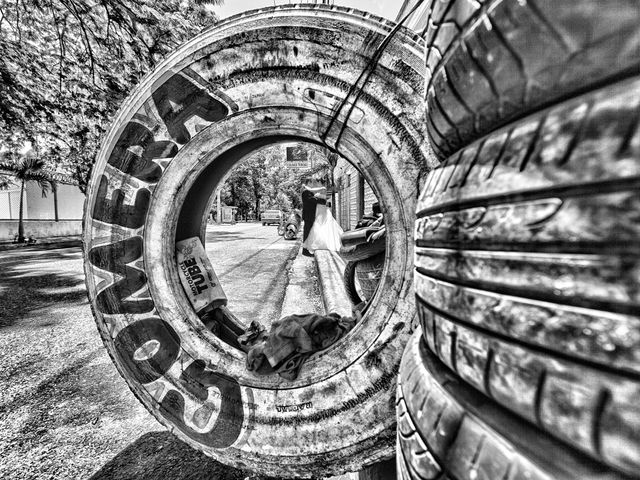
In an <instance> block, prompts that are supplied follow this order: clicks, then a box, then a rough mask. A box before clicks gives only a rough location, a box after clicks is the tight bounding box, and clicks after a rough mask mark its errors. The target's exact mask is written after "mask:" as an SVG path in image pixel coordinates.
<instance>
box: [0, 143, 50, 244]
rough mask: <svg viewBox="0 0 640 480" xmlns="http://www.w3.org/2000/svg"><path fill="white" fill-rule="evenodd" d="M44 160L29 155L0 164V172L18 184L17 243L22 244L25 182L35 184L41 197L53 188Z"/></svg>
mask: <svg viewBox="0 0 640 480" xmlns="http://www.w3.org/2000/svg"><path fill="white" fill-rule="evenodd" d="M44 166H45V163H44V160H41V159H39V158H35V157H33V156H30V155H24V156H22V157H21V158H20V159H19V160H17V161H14V162H6V163H5V162H2V163H0V170H3V171H5V172H7V173H10V174H11V175H13V176H14V177H15V179H16V180H18V181H19V182H20V213H19V217H18V242H19V243H22V242H24V223H23V217H24V215H23V202H24V186H25V184H26V183H27V182H37V183H38V185H39V186H40V188H41V189H42V196H43V197H46V196H47V192H48V191H49V189H50V188H54V187H53V185H52V182H51V180H49V178H48V177H47V175H46V173H45V172H44Z"/></svg>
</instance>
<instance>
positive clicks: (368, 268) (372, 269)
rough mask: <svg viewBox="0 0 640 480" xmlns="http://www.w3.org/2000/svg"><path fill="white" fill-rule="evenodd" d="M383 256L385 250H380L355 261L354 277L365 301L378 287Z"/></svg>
mask: <svg viewBox="0 0 640 480" xmlns="http://www.w3.org/2000/svg"><path fill="white" fill-rule="evenodd" d="M385 256H386V254H385V252H382V253H378V254H377V255H374V256H373V257H369V258H367V259H365V260H360V261H359V262H357V263H356V278H357V279H358V283H359V284H360V290H361V291H362V295H363V296H364V298H365V300H367V301H369V300H371V299H372V298H373V296H374V294H375V293H376V290H377V289H378V285H379V284H380V280H381V278H382V270H383V269H384V261H385Z"/></svg>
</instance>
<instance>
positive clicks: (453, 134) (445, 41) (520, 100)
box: [425, 0, 640, 158]
mask: <svg viewBox="0 0 640 480" xmlns="http://www.w3.org/2000/svg"><path fill="white" fill-rule="evenodd" d="M428 23H429V27H428V29H427V33H426V41H427V59H426V64H427V74H426V75H427V83H426V90H425V91H426V95H427V105H428V110H427V111H428V115H427V119H428V120H427V122H428V128H429V136H430V139H431V142H432V146H433V148H434V150H435V151H436V152H438V154H439V155H441V157H442V158H446V157H447V156H449V155H451V154H452V153H454V152H456V151H457V150H458V149H460V148H462V147H464V146H466V145H468V144H469V143H470V142H471V141H472V140H474V139H477V138H479V137H480V136H482V135H484V134H486V133H488V132H490V131H491V130H493V129H495V128H496V127H499V126H501V125H504V124H505V123H506V122H508V121H510V120H513V119H515V118H521V117H522V116H523V115H526V114H529V113H531V112H533V111H535V110H537V109H540V108H542V107H546V106H548V105H552V104H554V103H557V102H558V101H561V100H563V99H566V98H569V97H572V96H575V95H576V94H580V93H582V92H585V91H588V90H590V89H592V88H594V87H598V86H601V85H605V84H607V83H610V82H615V81H618V80H620V79H623V78H626V77H629V76H632V75H634V74H637V73H638V72H640V4H638V2H636V1H634V0H611V1H607V2H606V3H604V4H603V2H602V1H600V0H573V1H568V2H566V1H565V2H563V1H557V0H527V1H526V2H525V1H519V0H490V1H484V2H482V1H475V0H434V1H433V2H432V8H431V9H430V13H429V18H428Z"/></svg>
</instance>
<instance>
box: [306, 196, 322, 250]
mask: <svg viewBox="0 0 640 480" xmlns="http://www.w3.org/2000/svg"><path fill="white" fill-rule="evenodd" d="M313 195H314V193H313V192H311V191H309V190H304V191H303V192H302V220H304V230H303V231H302V241H303V242H304V241H305V240H306V239H307V237H308V236H309V232H310V231H311V227H312V226H313V222H315V220H316V205H317V204H321V205H324V204H326V203H327V202H326V200H318V199H317V198H315V197H314V196H313Z"/></svg>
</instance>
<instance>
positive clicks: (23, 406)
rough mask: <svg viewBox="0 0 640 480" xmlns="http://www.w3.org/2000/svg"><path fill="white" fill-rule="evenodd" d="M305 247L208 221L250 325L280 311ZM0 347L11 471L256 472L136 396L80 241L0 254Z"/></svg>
mask: <svg viewBox="0 0 640 480" xmlns="http://www.w3.org/2000/svg"><path fill="white" fill-rule="evenodd" d="M299 246H300V241H296V242H293V241H285V240H283V238H282V237H280V236H278V234H277V230H276V227H275V226H271V227H263V226H262V225H261V224H255V223H249V224H245V223H241V224H236V225H223V226H211V225H210V226H209V228H208V229H207V251H208V253H209V255H210V258H211V261H212V263H213V265H214V268H215V270H216V273H217V274H218V276H219V278H220V281H221V283H222V285H223V287H224V289H225V291H226V293H227V295H228V297H229V308H230V309H231V310H232V311H233V312H234V313H235V314H236V315H238V316H239V317H240V319H242V320H243V321H244V322H245V323H247V324H248V323H249V322H250V321H251V320H254V319H257V320H259V321H261V322H263V323H267V324H268V323H269V322H270V321H271V320H272V319H275V318H278V317H279V315H280V311H281V307H282V302H283V298H284V295H285V290H286V287H287V283H288V275H287V273H288V268H289V267H290V265H291V262H292V260H293V259H294V257H295V255H296V253H297V251H298V249H299ZM312 284H313V282H311V285H312ZM0 352H2V354H1V357H0V458H2V461H1V462H0V478H4V479H26V478H29V479H45V478H47V479H48V478H55V479H58V478H89V477H91V478H95V479H116V478H140V479H142V478H145V479H147V478H176V479H181V478H191V479H199V478H203V479H204V478H229V479H235V478H239V479H241V478H244V477H245V476H246V473H245V472H240V471H237V470H234V469H230V468H228V467H225V466H222V465H220V464H219V463H217V462H215V461H214V460H212V459H210V458H208V457H205V456H204V455H203V454H201V453H200V452H197V451H195V450H193V449H191V448H190V447H187V446H186V445H184V444H182V443H181V442H180V441H178V440H177V439H175V437H173V435H171V434H170V433H168V432H166V431H165V430H164V428H163V427H162V426H161V425H160V424H159V423H158V422H156V421H155V419H154V418H153V417H152V416H151V415H150V414H149V413H147V411H146V410H145V408H144V407H143V406H142V405H141V404H140V403H139V402H138V401H137V400H136V399H135V398H134V396H133V395H132V394H131V392H130V391H129V389H128V387H127V385H126V384H125V382H124V380H123V379H122V378H121V377H120V375H119V374H118V373H117V371H116V369H115V367H114V366H113V364H112V362H111V359H110V358H109V356H108V355H107V352H106V350H105V349H104V347H103V345H102V342H101V340H100V338H99V336H98V332H97V330H96V327H95V323H94V320H93V317H92V314H91V311H90V308H89V304H88V301H87V297H86V293H85V286H84V273H83V270H82V253H81V251H80V248H79V247H75V248H60V249H52V248H45V247H38V246H36V247H29V248H24V249H20V250H9V251H3V252H0Z"/></svg>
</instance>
